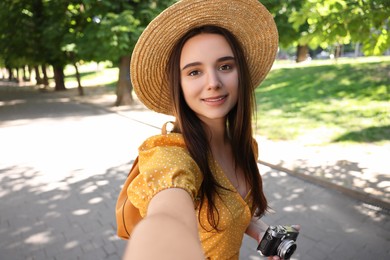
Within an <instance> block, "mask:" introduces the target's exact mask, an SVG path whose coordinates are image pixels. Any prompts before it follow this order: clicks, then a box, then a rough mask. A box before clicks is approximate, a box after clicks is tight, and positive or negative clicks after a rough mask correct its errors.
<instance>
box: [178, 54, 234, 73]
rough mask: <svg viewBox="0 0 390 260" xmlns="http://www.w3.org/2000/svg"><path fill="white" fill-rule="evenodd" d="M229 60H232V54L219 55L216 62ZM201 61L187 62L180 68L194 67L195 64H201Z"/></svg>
mask: <svg viewBox="0 0 390 260" xmlns="http://www.w3.org/2000/svg"><path fill="white" fill-rule="evenodd" d="M229 60H234V57H233V56H225V57H221V58H219V59H217V62H222V61H229ZM201 64H202V63H201V62H198V61H197V62H191V63H188V64H186V65H185V66H184V67H183V68H182V69H181V70H185V69H187V68H189V67H195V66H198V65H201Z"/></svg>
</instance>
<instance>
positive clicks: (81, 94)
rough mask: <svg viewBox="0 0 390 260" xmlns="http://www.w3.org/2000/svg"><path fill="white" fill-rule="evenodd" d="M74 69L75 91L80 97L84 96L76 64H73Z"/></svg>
mask: <svg viewBox="0 0 390 260" xmlns="http://www.w3.org/2000/svg"><path fill="white" fill-rule="evenodd" d="M73 66H74V68H75V69H76V79H77V90H78V91H79V95H80V96H84V89H83V87H82V86H81V78H80V73H79V67H77V64H76V62H75V63H73Z"/></svg>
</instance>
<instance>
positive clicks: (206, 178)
mask: <svg viewBox="0 0 390 260" xmlns="http://www.w3.org/2000/svg"><path fill="white" fill-rule="evenodd" d="M277 46H278V35H277V30H276V26H275V23H274V21H273V18H272V16H271V14H270V13H269V12H268V11H267V10H266V9H265V8H264V6H263V5H261V4H260V3H259V2H258V1H257V0H246V1H243V0H229V1H226V0H213V1H210V0H183V1H179V2H178V3H176V4H174V5H173V6H171V7H169V8H168V9H167V10H165V11H164V12H163V13H161V14H160V15H159V16H158V17H157V18H156V19H155V20H153V21H152V22H151V23H150V24H149V26H148V27H147V28H146V29H145V31H144V32H143V34H142V35H141V37H140V39H139V40H138V42H137V45H136V47H135V49H134V52H133V56H132V61H131V76H132V82H133V85H134V89H135V91H136V93H137V96H138V97H139V99H140V100H141V101H142V102H143V103H144V104H145V105H146V106H147V107H148V108H150V109H152V110H154V111H156V112H159V113H164V114H168V115H173V116H174V117H175V118H176V120H175V122H174V123H173V130H172V131H171V132H170V133H169V134H163V135H158V136H153V137H151V138H149V139H147V140H146V141H145V142H144V143H143V144H142V145H141V147H140V148H139V169H140V175H139V176H138V177H137V178H136V179H135V180H134V181H133V182H132V183H131V185H130V187H129V190H128V195H129V199H130V200H131V202H132V203H133V204H134V205H135V206H136V207H137V208H139V210H140V212H141V215H142V216H143V217H144V218H143V220H142V221H141V222H140V223H139V224H138V225H137V227H136V228H135V229H134V231H133V233H132V236H131V240H130V241H129V244H128V247H127V250H126V252H125V257H126V258H127V259H170V260H171V259H204V258H208V259H238V256H239V250H240V247H241V242H242V238H243V235H244V233H247V234H249V235H250V236H252V237H253V238H254V239H256V240H257V241H260V240H261V238H262V233H263V232H265V230H266V229H267V225H265V224H264V223H263V222H261V221H260V220H259V218H260V217H261V216H262V215H263V214H264V213H265V211H266V210H267V200H266V198H265V196H264V192H263V187H262V180H261V176H260V174H259V170H258V168H257V163H256V160H257V144H256V142H255V141H254V139H253V137H252V128H251V127H252V114H253V109H254V94H253V92H254V89H255V88H256V87H257V86H258V85H259V84H260V82H261V81H262V80H263V79H264V77H265V76H266V74H267V73H268V71H269V70H270V68H271V66H272V63H273V60H274V57H275V54H276V50H277ZM274 259H279V258H278V257H275V258H274Z"/></svg>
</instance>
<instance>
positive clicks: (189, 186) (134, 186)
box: [127, 134, 203, 217]
mask: <svg viewBox="0 0 390 260" xmlns="http://www.w3.org/2000/svg"><path fill="white" fill-rule="evenodd" d="M138 163H139V170H140V174H139V175H138V176H137V177H136V178H135V179H134V180H133V181H132V183H131V184H130V185H129V188H128V190H127V194H128V198H129V199H130V201H131V202H132V203H133V205H134V206H135V207H137V208H138V209H139V210H140V213H141V216H142V217H145V215H146V213H147V208H148V205H149V202H150V200H151V199H152V198H153V196H154V195H156V194H157V193H158V192H160V191H162V190H165V189H168V188H181V189H184V190H186V191H187V192H188V193H189V194H190V196H191V197H192V199H193V200H195V198H196V197H197V194H198V190H199V188H200V185H201V183H202V180H203V177H202V174H201V172H200V170H199V167H198V165H197V164H196V163H195V161H194V160H193V159H192V157H191V156H190V154H189V152H188V150H187V149H186V146H185V143H184V140H183V139H182V136H181V135H179V134H169V135H160V136H155V137H152V138H149V139H147V140H146V141H145V142H144V143H143V144H142V145H141V147H140V148H139V161H138Z"/></svg>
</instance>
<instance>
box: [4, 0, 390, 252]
mask: <svg viewBox="0 0 390 260" xmlns="http://www.w3.org/2000/svg"><path fill="white" fill-rule="evenodd" d="M174 2H175V1H173V0H133V1H129V0H117V1H111V0H74V1H65V0H1V1H0V250H1V251H0V258H1V259H89V258H91V259H119V258H120V255H121V252H123V248H124V243H123V242H122V241H118V239H117V237H116V236H115V232H114V230H115V221H114V219H113V217H114V214H113V209H114V203H115V200H116V196H117V194H118V192H119V189H120V185H122V183H123V181H124V179H125V177H126V172H127V171H128V170H129V169H130V166H131V163H132V159H134V157H135V155H136V153H137V147H138V145H139V144H140V142H141V141H142V140H144V139H145V138H146V137H147V136H150V135H151V134H156V133H159V127H160V126H161V125H162V123H163V122H164V121H166V120H168V119H169V118H167V117H164V116H163V115H158V114H153V113H151V112H150V111H147V110H146V109H145V107H143V105H142V104H140V102H139V101H138V99H137V97H136V95H135V94H134V93H133V89H132V85H131V81H130V70H129V62H130V58H131V53H132V49H133V47H134V45H135V43H136V41H137V39H138V37H139V35H140V34H141V32H142V31H143V29H144V28H145V27H146V25H147V24H148V23H149V22H150V21H151V20H152V19H153V18H154V17H155V16H156V15H157V14H158V13H160V12H161V11H162V10H163V9H165V8H166V7H167V6H169V5H171V4H173V3H174ZM260 2H262V3H263V4H264V5H265V6H266V7H267V8H268V9H269V11H270V12H271V13H272V14H273V16H274V17H275V21H276V24H277V27H278V31H279V42H280V48H279V51H278V54H277V58H276V61H275V63H274V66H273V68H272V70H271V72H270V73H269V75H268V76H267V78H266V80H265V81H264V82H263V83H262V84H261V86H260V87H259V88H257V89H256V91H255V95H256V103H257V107H256V112H257V113H256V120H255V121H254V122H255V125H254V130H255V135H256V138H257V139H258V143H259V144H260V146H259V148H260V157H259V159H260V163H262V164H263V165H267V166H269V167H271V168H270V169H265V170H263V171H262V175H263V174H264V176H263V179H264V181H265V182H266V181H267V180H269V181H270V182H269V183H271V184H270V186H269V185H266V188H265V189H266V192H267V195H268V198H269V200H270V202H271V206H272V207H273V208H274V209H275V210H276V211H278V212H279V213H286V214H280V215H279V217H278V219H279V220H281V222H282V223H280V224H286V223H290V222H295V223H301V224H306V226H307V225H308V226H311V229H310V228H308V227H306V232H307V233H306V235H304V234H303V235H302V238H300V239H302V240H303V241H304V242H305V243H302V244H304V245H303V246H298V248H299V249H298V250H301V251H298V252H297V254H296V256H297V257H298V259H336V258H337V259H368V258H359V257H355V255H356V254H358V255H360V256H362V255H363V254H362V251H364V252H365V253H366V255H367V256H371V258H374V259H387V258H388V257H389V256H390V251H389V248H390V246H389V240H388V237H389V236H388V235H389V234H388V232H389V230H390V229H389V228H388V227H389V223H390V221H389V217H388V216H389V211H390V206H389V205H390V171H389V169H390V161H389V159H388V158H390V157H389V155H390V18H389V17H390V4H389V1H387V0H319V1H313V0H283V1H282V0H264V1H260ZM221 11H223V10H221ZM232 19H234V17H232ZM114 115H116V117H115V116H114ZM117 115H120V117H118V116H117ZM129 119H130V120H129ZM286 173H289V174H286ZM291 175H292V176H295V177H299V179H300V180H302V179H303V180H304V181H305V182H301V181H299V180H298V179H291V177H289V176H291ZM306 181H309V183H315V184H316V185H317V184H319V185H320V186H321V187H326V188H327V189H329V190H336V191H341V192H342V193H344V194H347V195H348V196H349V197H352V198H353V199H357V200H358V201H360V202H362V203H361V204H359V203H360V202H359V203H357V202H355V201H349V200H347V201H346V199H345V198H344V197H337V199H335V197H334V196H336V195H334V194H333V193H332V194H330V195H329V194H328V193H326V192H325V191H323V190H318V189H317V188H318V187H317V186H315V187H314V186H310V185H311V184H310V185H309V184H308V182H306ZM272 185H276V186H272ZM279 190H280V191H281V192H280V193H279V192H278V191H279ZM282 190H283V192H282ZM307 190H309V191H311V192H312V193H311V194H309V193H307V192H306V191H307ZM316 194H318V197H316ZM320 197H321V199H320V200H318V198H320ZM332 203H334V204H332ZM329 207H333V208H329ZM343 210H347V211H346V212H345V214H344V213H342V212H344V211H343ZM287 216H290V218H289V217H287ZM335 216H337V217H338V218H339V219H337V218H336V217H335ZM302 217H303V218H302ZM310 221H314V222H312V223H311V222H310ZM337 221H339V222H337ZM348 221H351V222H350V223H355V224H356V225H355V224H350V225H349V226H345V223H349V222H348ZM353 221H355V222H353ZM303 222H305V223H303ZM295 223H292V224H295ZM311 224H312V225H311ZM363 226H365V228H366V229H367V230H366V231H367V232H365V230H361V229H360V228H361V227H363ZM373 226H374V228H373ZM321 228H322V229H321ZM317 229H321V230H320V231H318V232H317ZM369 230H371V231H369ZM373 230H374V231H373ZM386 230H387V231H386ZM308 231H310V232H308ZM337 232H340V233H337ZM380 232H383V234H379V233H380ZM386 232H387V233H386ZM319 233H321V234H323V240H321V239H322V238H321V239H319V238H317V236H318V234H319ZM362 234H364V235H365V236H363V237H362V236H361V235H362ZM371 235H372V236H371ZM356 237H359V238H360V240H359V239H356V241H355V238H356ZM386 237H387V238H386ZM374 239H378V240H379V241H381V242H377V240H374ZM363 240H364V241H363ZM340 241H349V242H348V243H350V241H353V242H352V244H348V243H345V244H342V242H340ZM370 242H371V244H370ZM245 243H246V242H245V241H244V244H245ZM246 245H248V244H246ZM350 245H351V247H349V246H350ZM247 247H248V246H247ZM254 247H255V245H250V248H251V250H252V251H248V252H247V253H244V255H245V257H243V258H242V259H248V258H249V256H248V255H250V256H251V257H253V258H251V259H258V254H257V253H254V250H253V248H254ZM329 248H331V250H330V249H329ZM357 248H358V249H360V251H359V250H355V249H357ZM378 248H379V249H378ZM330 251H332V254H330ZM348 254H349V255H348ZM305 256H306V258H305ZM376 256H377V257H376Z"/></svg>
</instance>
